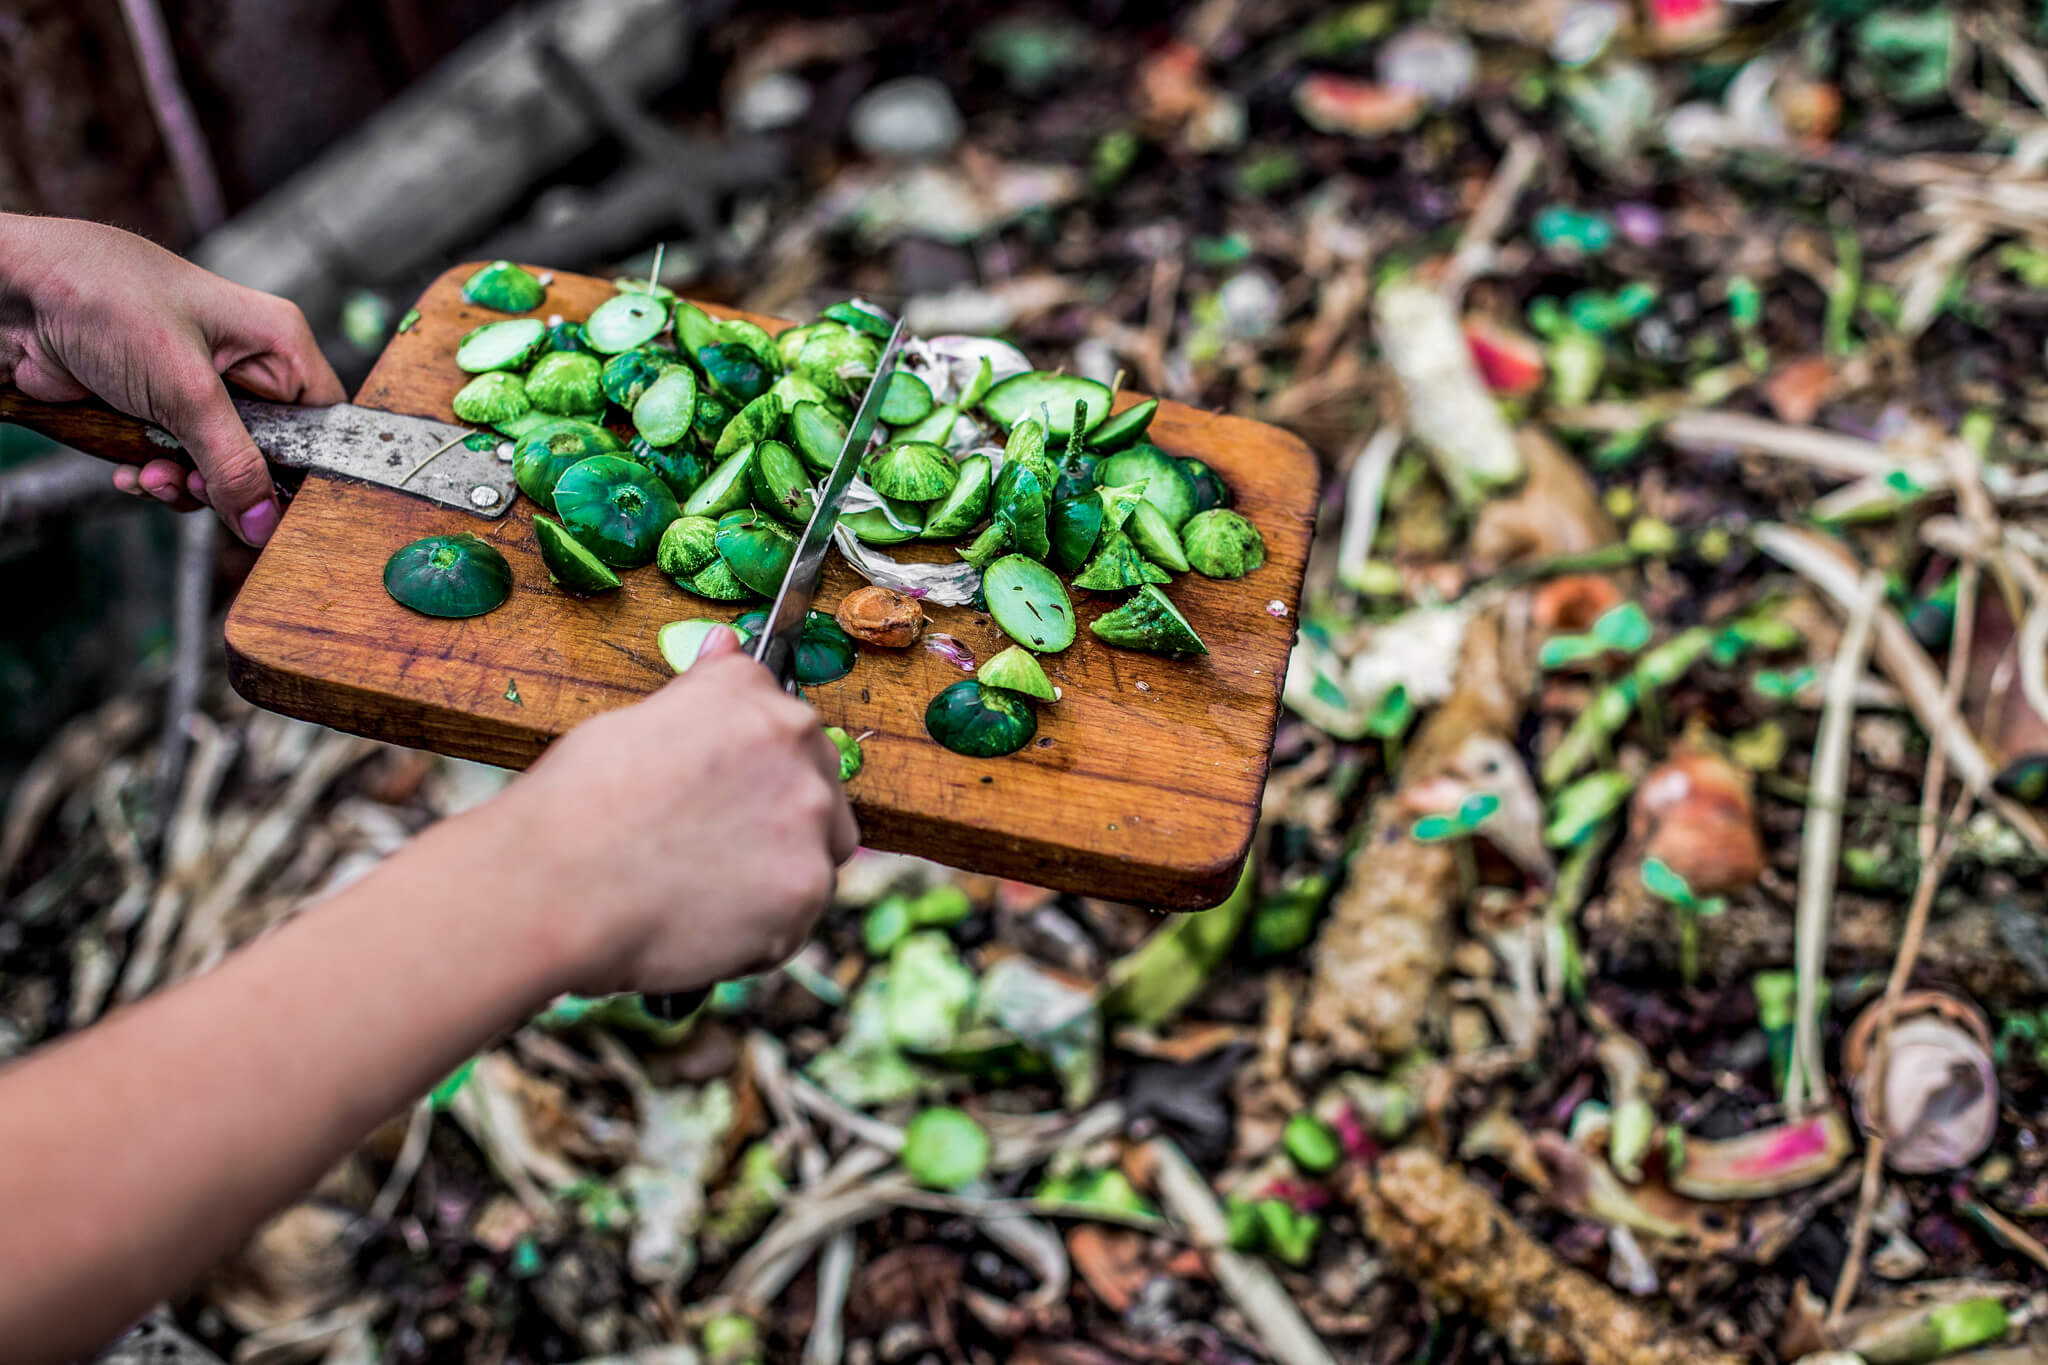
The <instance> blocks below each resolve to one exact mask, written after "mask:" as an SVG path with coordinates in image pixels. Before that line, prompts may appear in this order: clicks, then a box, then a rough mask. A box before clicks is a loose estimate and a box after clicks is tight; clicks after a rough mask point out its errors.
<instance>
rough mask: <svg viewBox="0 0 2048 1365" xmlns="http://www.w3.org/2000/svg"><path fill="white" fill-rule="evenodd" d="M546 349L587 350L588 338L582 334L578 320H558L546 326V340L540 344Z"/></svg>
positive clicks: (588, 347) (588, 345)
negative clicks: (552, 324) (550, 325)
mask: <svg viewBox="0 0 2048 1365" xmlns="http://www.w3.org/2000/svg"><path fill="white" fill-rule="evenodd" d="M541 348H542V349H543V350H548V351H587V350H589V349H590V338H589V337H587V336H585V335H583V324H582V323H580V322H558V323H556V324H555V325H554V326H552V327H550V328H548V335H547V340H546V341H544V342H543V343H542V344H541Z"/></svg>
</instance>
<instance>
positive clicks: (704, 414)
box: [694, 389, 733, 450]
mask: <svg viewBox="0 0 2048 1365" xmlns="http://www.w3.org/2000/svg"><path fill="white" fill-rule="evenodd" d="M732 419H733V406H732V404H730V403H728V402H726V401H725V400H724V399H723V398H720V397H719V396H718V395H717V394H715V393H712V392H711V391H710V390H708V389H699V390H698V391H697V419H696V422H695V423H694V425H695V427H696V431H697V442H698V444H700V445H702V446H703V447H704V448H705V449H706V450H715V449H717V447H718V438H719V437H721V436H723V435H724V434H725V428H726V425H727V424H728V423H729V422H731V421H732Z"/></svg>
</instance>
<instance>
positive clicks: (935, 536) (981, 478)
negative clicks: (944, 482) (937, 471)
mask: <svg viewBox="0 0 2048 1365" xmlns="http://www.w3.org/2000/svg"><path fill="white" fill-rule="evenodd" d="M957 468H958V470H959V473H958V476H957V477H956V479H955V480H954V483H953V491H952V492H950V493H948V494H946V496H945V497H943V498H941V499H940V500H939V501H938V502H937V503H934V504H933V505H932V508H931V510H930V511H929V512H928V513H926V515H925V519H924V536H925V539H927V540H957V539H958V538H959V537H961V536H964V535H966V534H967V533H968V532H969V531H972V530H973V529H974V528H975V527H976V526H978V525H980V524H981V519H982V517H983V516H985V515H987V513H988V488H989V474H990V471H991V470H993V469H994V468H995V465H994V463H993V462H992V461H991V460H990V459H989V458H988V456H986V455H969V456H968V457H967V458H966V459H964V460H962V461H961V462H960V463H959V465H958V466H957Z"/></svg>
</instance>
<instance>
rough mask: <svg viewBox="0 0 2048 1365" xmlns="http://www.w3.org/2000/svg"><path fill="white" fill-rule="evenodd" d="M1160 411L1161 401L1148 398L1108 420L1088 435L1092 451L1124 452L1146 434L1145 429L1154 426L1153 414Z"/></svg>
mask: <svg viewBox="0 0 2048 1365" xmlns="http://www.w3.org/2000/svg"><path fill="white" fill-rule="evenodd" d="M1157 411H1159V400H1158V399H1157V398H1147V399H1146V400H1145V401H1144V402H1142V403H1133V404H1131V406H1129V407H1127V408H1125V409H1124V410H1123V411H1122V412H1119V413H1117V414H1116V415H1115V416H1113V417H1110V418H1108V419H1106V420H1105V421H1104V422H1103V423H1102V425H1101V426H1098V427H1097V428H1095V430H1093V431H1091V432H1089V433H1088V448H1089V449H1090V450H1122V449H1123V448H1124V447H1125V446H1127V445H1129V444H1130V443H1131V442H1133V441H1135V440H1137V439H1138V438H1139V437H1140V436H1143V435H1144V434H1145V428H1147V427H1149V426H1151V425H1152V414H1153V413H1155V412H1157Z"/></svg>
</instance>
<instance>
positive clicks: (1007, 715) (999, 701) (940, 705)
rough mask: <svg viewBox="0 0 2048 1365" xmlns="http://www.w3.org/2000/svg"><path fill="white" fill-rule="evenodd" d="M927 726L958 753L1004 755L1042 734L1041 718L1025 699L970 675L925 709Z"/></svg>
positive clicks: (944, 743)
mask: <svg viewBox="0 0 2048 1365" xmlns="http://www.w3.org/2000/svg"><path fill="white" fill-rule="evenodd" d="M924 728H925V732H926V733H927V734H929V735H930V736H931V737H932V738H933V739H935V740H937V741H938V742H939V743H940V744H942V745H944V746H945V747H946V748H948V749H951V750H952V751H953V752H954V753H956V754H966V755H967V756H968V757H970V758H1001V757H1002V756H1003V755H1005V754H1014V753H1016V752H1017V751H1018V750H1019V749H1021V748H1023V747H1024V746H1025V745H1027V744H1029V743H1030V742H1031V738H1032V736H1033V735H1036V734H1037V733H1038V717H1037V715H1036V714H1035V713H1034V712H1033V711H1032V709H1031V703H1030V702H1029V701H1028V700H1026V699H1025V698H1023V697H1021V696H1019V695H1017V694H1016V693H1014V692H1005V691H1003V690H1001V689H1000V688H985V687H983V686H982V685H981V684H980V683H978V682H976V681H975V680H974V679H972V678H968V679H965V680H963V681H961V682H956V683H954V684H953V685H952V686H951V687H948V688H946V689H945V690H944V691H943V692H940V693H939V695H938V696H936V697H933V698H932V700H931V705H929V706H927V707H926V708H925V712H924Z"/></svg>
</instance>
